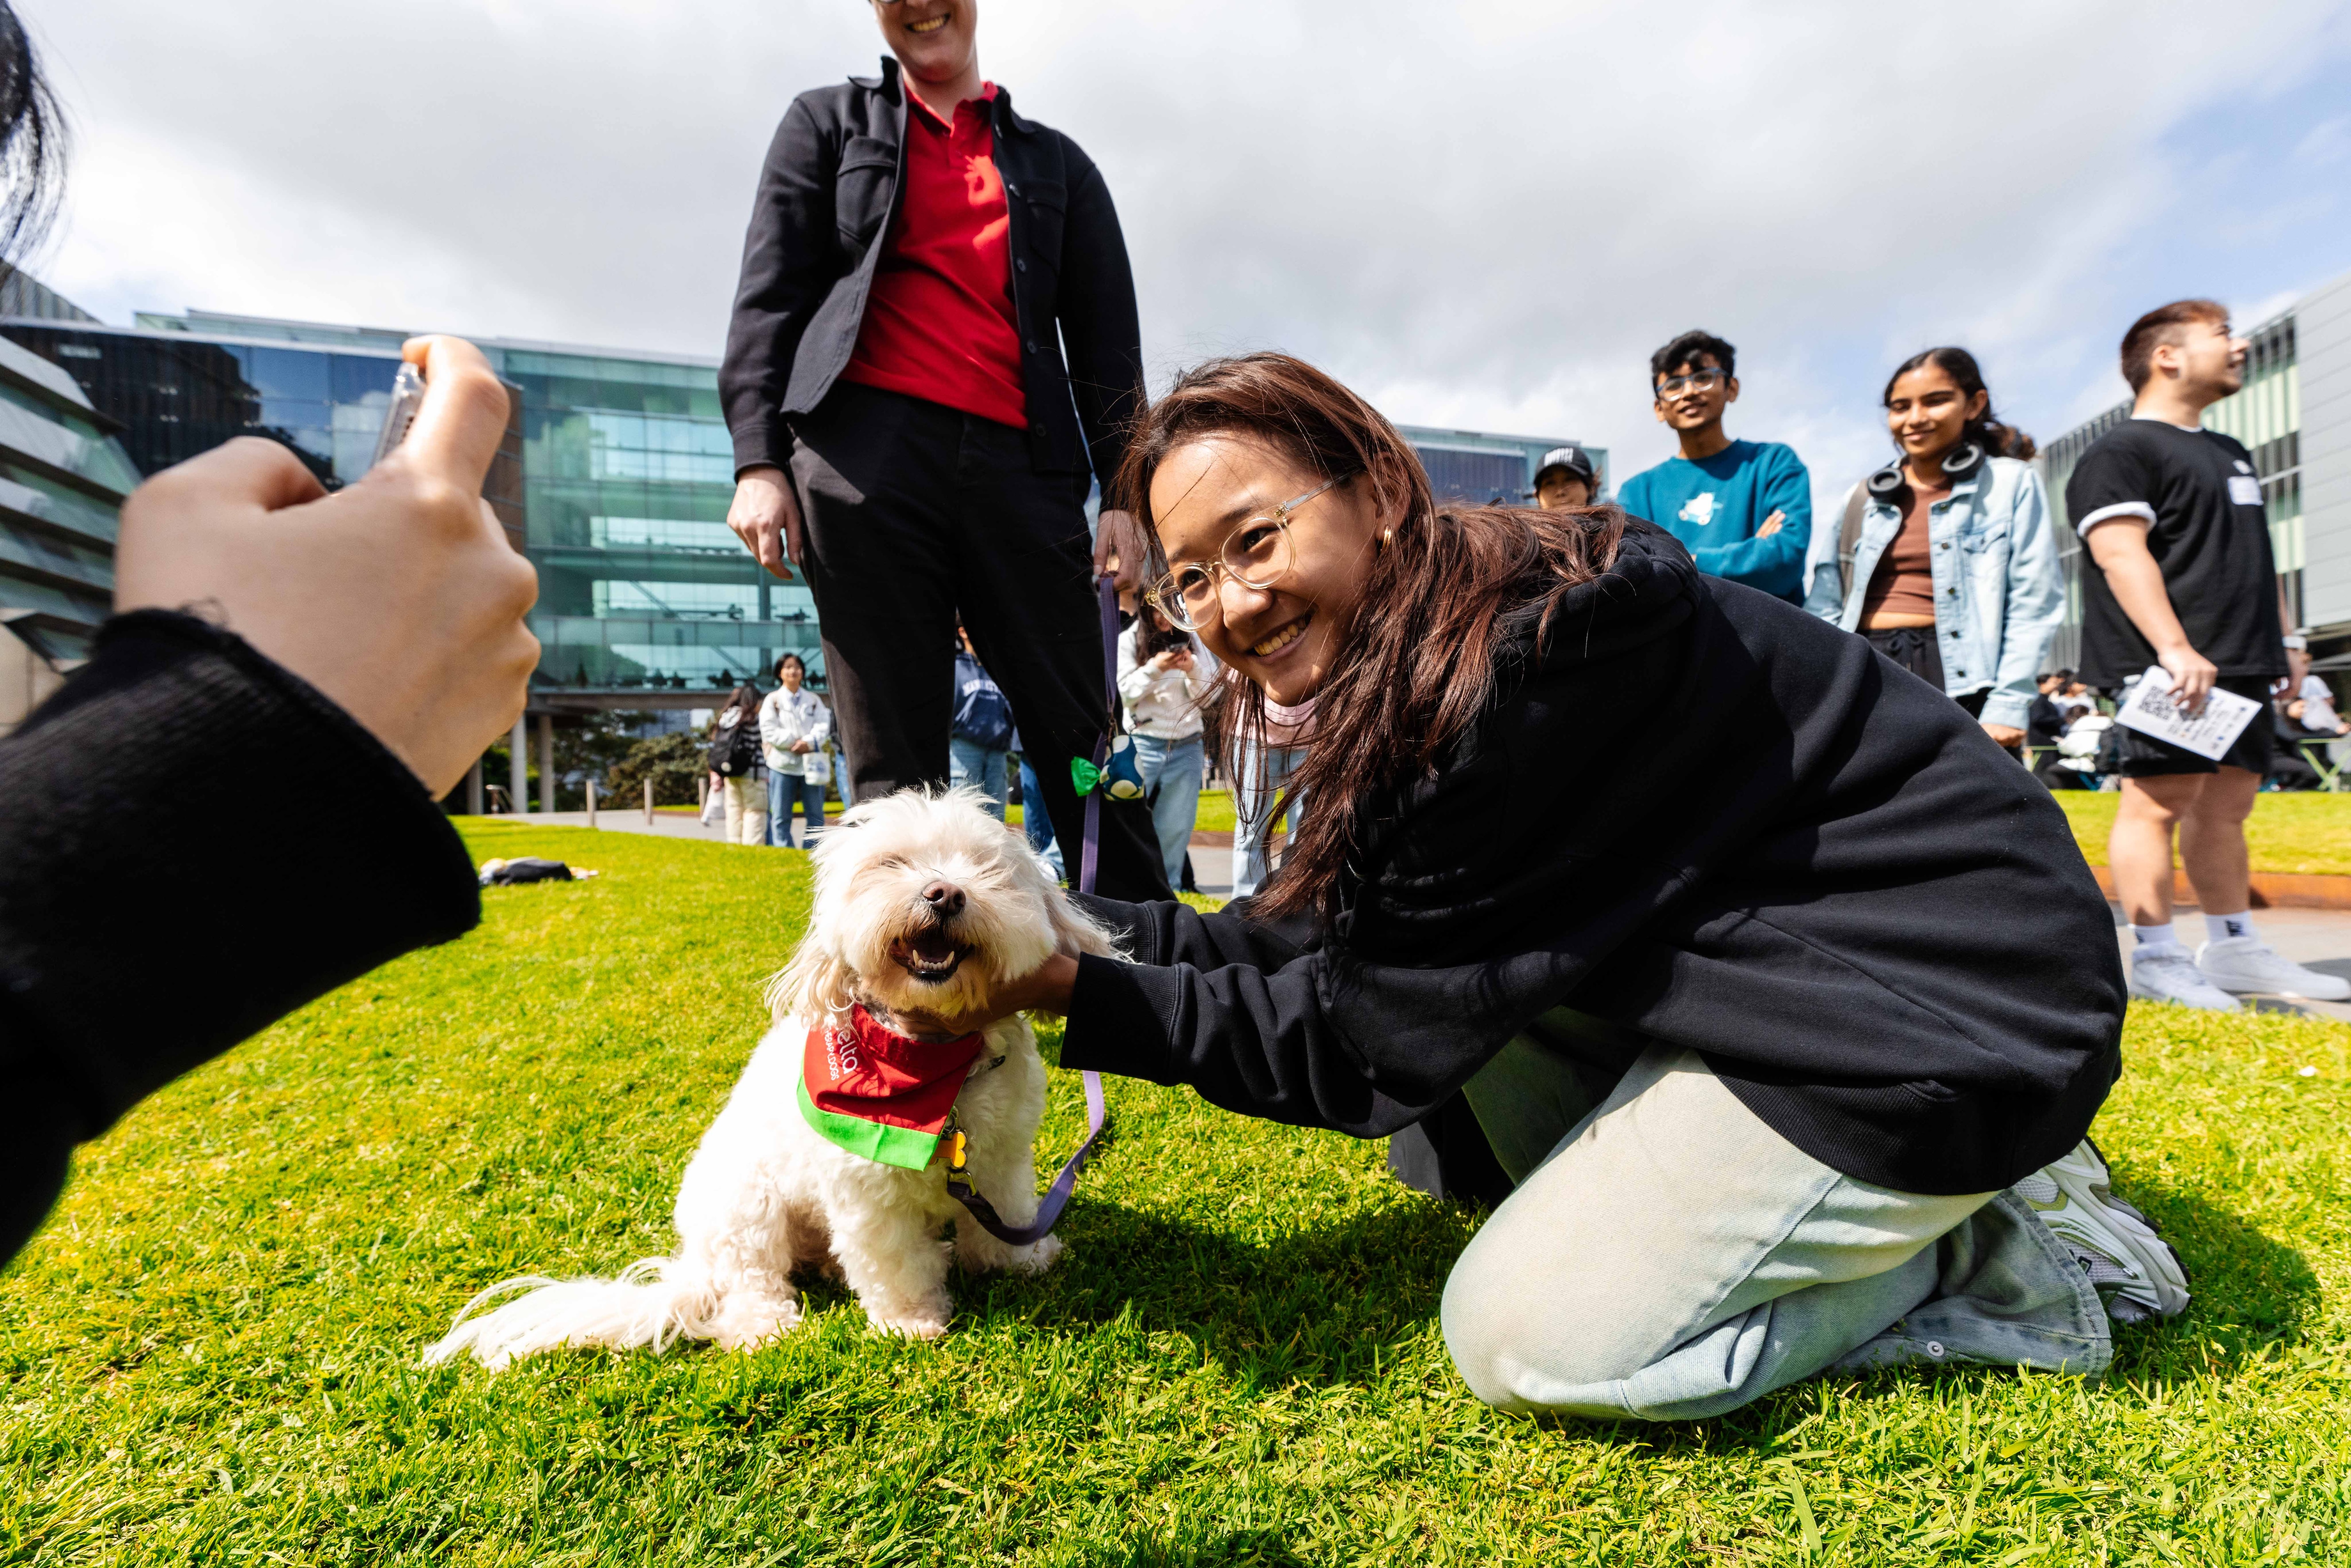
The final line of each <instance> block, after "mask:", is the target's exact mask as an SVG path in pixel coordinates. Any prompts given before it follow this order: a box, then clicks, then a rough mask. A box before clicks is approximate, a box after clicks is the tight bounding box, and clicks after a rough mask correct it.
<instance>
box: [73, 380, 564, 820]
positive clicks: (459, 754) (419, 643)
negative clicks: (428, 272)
mask: <svg viewBox="0 0 2351 1568" xmlns="http://www.w3.org/2000/svg"><path fill="white" fill-rule="evenodd" d="M402 357H403V358H405V359H406V360H408V361H410V362H411V363H413V364H417V365H421V366H423V369H424V374H425V395H424V402H423V407H422V408H421V409H419V410H418V412H417V415H416V423H415V425H414V426H413V428H412V429H411V430H410V432H409V435H408V439H407V440H406V441H404V442H402V444H401V445H400V446H399V447H398V448H397V449H396V450H395V451H394V452H393V453H392V455H390V456H389V457H387V458H385V459H384V460H383V461H382V462H381V463H380V464H378V465H376V466H375V467H374V469H372V470H371V472H370V473H369V474H368V475H367V476H366V477H364V478H362V479H361V480H360V481H359V483H357V484H355V485H352V486H350V487H348V488H346V489H344V490H341V491H339V492H337V493H336V494H334V495H331V496H330V495H328V494H327V493H326V491H325V490H324V488H323V487H322V486H320V485H319V481H318V480H317V479H316V478H315V477H313V476H312V475H311V474H310V471H309V470H308V469H307V468H305V467H303V466H302V465H301V463H300V462H299V461H298V459H297V458H296V457H295V456H294V455H293V454H292V453H291V452H289V451H287V449H286V448H285V447H283V446H281V445H279V444H277V443H276V442H274V441H264V440H261V439H259V438H256V437H250V436H247V437H241V438H239V439H238V440H235V441H232V442H230V443H229V444H227V445H225V446H221V447H218V448H215V449H214V450H213V451H211V452H207V453H205V454H204V455H202V456H200V457H193V458H191V459H189V460H188V461H187V462H185V463H183V464H181V465H178V466H177V467H174V468H170V469H166V470H165V471H164V472H162V473H161V474H158V475H156V476H155V477H153V478H152V479H150V480H149V481H147V483H145V484H144V485H141V486H140V487H139V488H138V489H137V490H136V491H135V492H133V493H132V495H131V499H130V500H129V501H128V502H126V503H125V504H124V506H123V508H122V532H121V539H120V545H119V547H118V549H117V550H116V555H115V573H114V607H115V609H116V610H118V611H127V610H143V609H163V610H180V609H187V610H191V611H193V612H196V613H199V614H203V615H204V616H205V617H206V618H207V619H213V620H216V621H218V622H220V623H222V624H225V626H226V627H227V628H228V629H229V630H230V631H232V632H236V633H237V634H238V635H239V636H241V637H243V638H244V639H245V640H246V642H248V643H252V644H253V645H254V646H255V647H256V648H257V649H259V650H260V651H261V652H262V653H266V654H267V655H268V656H269V657H270V658H272V659H274V660H276V661H277V663H278V664H283V665H285V666H286V668H287V669H289V670H291V671H293V672H294V673H295V674H298V675H299V676H301V677H302V678H303V679H304V680H306V681H308V682H309V683H310V684H311V685H314V686H316V687H317V688H318V689H319V691H321V692H323V693H325V694H326V695H328V696H329V697H330V698H332V699H333V700H334V701H335V702H336V703H337V704H338V705H340V706H341V707H342V708H343V709H344V710H345V711H346V712H348V713H349V714H350V716H352V717H353V718H355V719H357V720H359V722H360V724H362V725H364V726H365V727H367V728H368V729H369V730H370V731H371V732H372V733H373V734H374V735H375V737H376V738H377V739H379V740H381V741H382V742H383V743H384V745H385V746H386V747H388V748H390V750H391V751H392V754H393V755H394V756H396V757H398V758H400V759H401V760H402V762H405V763H406V764H407V765H408V767H409V768H410V770H411V771H413V773H414V774H415V775H416V777H417V778H418V779H421V780H422V781H423V785H424V788H425V789H426V790H428V791H429V792H430V793H432V794H433V795H434V796H436V797H437V796H440V795H444V794H445V793H447V792H448V791H449V790H450V789H452V788H454V787H455V785H456V783H457V781H458V780H459V779H463V778H464V777H465V770H466V769H467V768H470V767H472V766H473V764H474V762H475V759H476V758H479V757H480V756H481V754H482V752H483V750H484V749H485V748H486V747H488V746H489V744H490V743H491V742H492V741H495V740H496V739H497V738H498V737H499V736H501V735H503V734H505V733H506V732H507V730H508V729H510V728H512V727H513V725H514V721H515V719H516V718H517V716H520V715H521V713H522V710H523V705H524V702H525V700H526V699H527V697H528V689H529V684H530V673H531V670H532V669H533V668H534V667H535V666H536V665H537V664H538V639H537V638H536V637H533V636H532V635H531V634H530V632H529V630H528V627H527V626H525V624H524V622H523V617H524V614H525V612H528V610H529V609H530V607H531V604H532V603H533V602H534V601H536V600H537V599H538V573H537V572H536V571H534V570H532V569H531V565H530V563H529V562H528V561H527V560H525V559H523V558H522V557H521V556H519V555H517V554H516V553H515V550H514V549H513V547H512V546H510V545H509V544H508V543H507V537H506V534H505V532H504V531H503V530H502V529H500V528H499V527H498V523H497V519H496V517H495V516H494V515H492V513H491V511H490V508H489V503H487V502H486V501H485V500H483V499H482V493H481V492H482V479H483V476H485V475H486V474H487V473H488V471H489V466H490V459H491V458H492V457H493V456H494V455H496V452H497V449H498V443H499V440H500V439H501V438H502V437H503V436H504V434H505V433H506V428H507V393H506V389H505V388H504V387H502V386H500V385H499V384H498V379H497V377H496V375H495V374H494V373H492V371H491V370H490V367H489V364H488V362H487V361H486V360H484V359H483V358H482V354H481V350H478V349H476V348H475V347H474V346H473V345H472V344H471V343H468V342H466V341H465V340H462V339H458V338H417V339H412V340H410V341H409V342H408V344H407V345H406V346H405V347H404V348H403V349H402Z"/></svg>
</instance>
